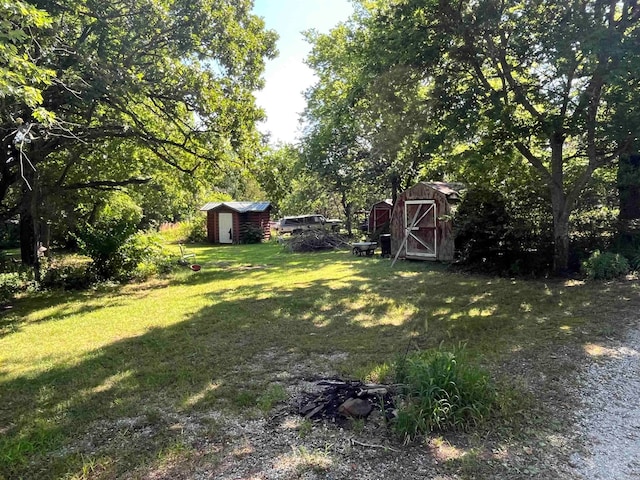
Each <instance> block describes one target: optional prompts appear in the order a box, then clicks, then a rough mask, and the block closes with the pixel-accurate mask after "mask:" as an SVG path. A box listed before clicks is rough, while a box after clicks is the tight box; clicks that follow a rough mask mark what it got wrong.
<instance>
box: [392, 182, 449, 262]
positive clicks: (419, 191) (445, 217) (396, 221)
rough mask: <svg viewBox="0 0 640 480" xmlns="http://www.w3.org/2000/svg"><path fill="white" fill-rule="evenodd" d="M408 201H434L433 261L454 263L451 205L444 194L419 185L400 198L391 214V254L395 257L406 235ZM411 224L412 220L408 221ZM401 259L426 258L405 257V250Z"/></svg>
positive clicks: (421, 184) (401, 253) (425, 185)
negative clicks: (434, 237) (434, 252)
mask: <svg viewBox="0 0 640 480" xmlns="http://www.w3.org/2000/svg"><path fill="white" fill-rule="evenodd" d="M408 200H433V201H434V202H435V208H436V225H435V236H436V242H437V248H436V257H435V258H433V260H440V261H445V262H446V261H452V260H453V257H454V238H453V225H452V222H451V219H450V215H451V205H450V203H449V201H448V200H447V197H446V195H445V194H444V193H442V192H440V191H438V190H436V189H434V188H432V187H430V186H428V185H427V184H424V183H418V184H416V185H414V186H413V187H411V188H409V189H408V190H406V191H404V192H403V193H402V194H401V195H399V196H398V198H397V200H396V203H395V204H394V207H393V211H392V214H391V254H392V256H395V255H396V253H397V252H398V249H400V246H401V245H402V242H403V240H404V238H405V235H406V227H407V226H406V225H405V205H406V202H407V201H408ZM407 221H408V222H411V218H409V219H408V220H407ZM402 250H403V251H402V252H400V255H399V257H400V258H414V259H420V260H425V258H424V257H415V256H411V255H409V256H407V255H405V252H406V250H405V248H403V249H402Z"/></svg>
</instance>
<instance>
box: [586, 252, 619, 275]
mask: <svg viewBox="0 0 640 480" xmlns="http://www.w3.org/2000/svg"><path fill="white" fill-rule="evenodd" d="M629 268H630V267H629V262H628V260H627V259H626V258H625V257H623V256H622V255H621V254H619V253H612V252H604V253H601V252H600V251H599V250H596V251H595V252H593V253H592V254H591V255H590V256H589V258H588V259H587V260H585V262H584V263H583V264H582V271H583V272H584V273H585V274H586V275H587V277H588V278H590V279H591V280H611V279H613V278H618V277H620V276H622V275H626V274H627V273H629Z"/></svg>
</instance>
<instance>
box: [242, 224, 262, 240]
mask: <svg viewBox="0 0 640 480" xmlns="http://www.w3.org/2000/svg"><path fill="white" fill-rule="evenodd" d="M263 238H264V230H263V229H262V228H260V227H258V226H256V225H246V226H245V227H244V231H243V232H242V243H260V242H262V239H263Z"/></svg>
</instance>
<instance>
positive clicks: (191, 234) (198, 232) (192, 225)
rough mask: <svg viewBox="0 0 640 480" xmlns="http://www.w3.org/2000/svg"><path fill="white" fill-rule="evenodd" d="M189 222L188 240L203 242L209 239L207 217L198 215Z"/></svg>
mask: <svg viewBox="0 0 640 480" xmlns="http://www.w3.org/2000/svg"><path fill="white" fill-rule="evenodd" d="M186 223H187V227H188V231H187V238H186V241H187V242H190V243H202V242H205V241H206V240H207V230H206V225H207V217H206V216H204V215H198V216H197V217H194V218H192V219H191V220H189V221H188V222H186Z"/></svg>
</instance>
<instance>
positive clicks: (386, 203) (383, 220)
mask: <svg viewBox="0 0 640 480" xmlns="http://www.w3.org/2000/svg"><path fill="white" fill-rule="evenodd" d="M391 210H393V202H392V201H391V199H390V198H387V199H386V200H382V201H381V202H378V203H374V204H373V205H372V206H371V209H370V210H369V221H368V229H367V231H368V233H369V234H373V233H376V232H378V233H385V232H381V231H380V229H381V228H383V227H385V226H388V225H389V221H390V220H391Z"/></svg>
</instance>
